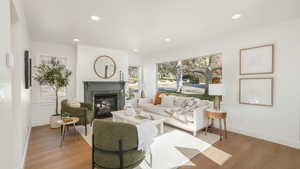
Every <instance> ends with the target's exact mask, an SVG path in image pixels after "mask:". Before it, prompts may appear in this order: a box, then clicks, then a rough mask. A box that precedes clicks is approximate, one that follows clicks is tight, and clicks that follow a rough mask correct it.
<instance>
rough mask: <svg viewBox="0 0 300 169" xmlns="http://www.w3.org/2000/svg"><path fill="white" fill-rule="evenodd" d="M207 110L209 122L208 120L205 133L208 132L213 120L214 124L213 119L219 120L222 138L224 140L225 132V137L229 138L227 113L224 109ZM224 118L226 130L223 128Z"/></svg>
mask: <svg viewBox="0 0 300 169" xmlns="http://www.w3.org/2000/svg"><path fill="white" fill-rule="evenodd" d="M206 112H207V117H208V122H207V126H206V129H205V135H206V134H207V130H208V127H209V123H210V122H211V123H212V124H213V120H219V134H220V140H222V137H223V133H224V135H225V138H227V129H226V116H227V113H226V112H225V111H222V110H214V109H207V110H206ZM222 120H223V124H224V130H223V129H222Z"/></svg>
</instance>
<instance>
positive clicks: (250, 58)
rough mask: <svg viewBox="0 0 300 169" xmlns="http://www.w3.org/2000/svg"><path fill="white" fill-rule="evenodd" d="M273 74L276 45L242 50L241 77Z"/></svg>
mask: <svg viewBox="0 0 300 169" xmlns="http://www.w3.org/2000/svg"><path fill="white" fill-rule="evenodd" d="M273 73H274V44H267V45H262V46H255V47H251V48H244V49H240V75H255V74H273Z"/></svg>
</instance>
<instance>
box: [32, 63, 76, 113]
mask: <svg viewBox="0 0 300 169" xmlns="http://www.w3.org/2000/svg"><path fill="white" fill-rule="evenodd" d="M35 69H36V73H35V75H34V77H33V79H34V80H36V81H38V82H39V83H40V85H47V86H50V87H51V88H52V89H53V90H54V91H55V98H56V105H55V106H56V107H55V115H59V114H58V97H59V96H58V93H59V91H60V90H62V89H64V88H65V87H67V86H68V85H69V83H70V79H69V77H70V76H71V74H72V72H71V71H70V70H68V69H67V67H66V66H65V65H63V64H61V63H60V61H59V60H58V59H56V58H54V57H53V58H51V61H50V63H47V64H45V63H42V64H40V65H39V66H35Z"/></svg>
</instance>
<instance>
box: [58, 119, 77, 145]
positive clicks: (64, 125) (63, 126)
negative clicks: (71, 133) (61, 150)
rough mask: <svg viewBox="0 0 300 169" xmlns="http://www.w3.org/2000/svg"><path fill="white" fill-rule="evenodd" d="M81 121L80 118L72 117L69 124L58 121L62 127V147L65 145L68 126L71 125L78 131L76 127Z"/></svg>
mask: <svg viewBox="0 0 300 169" xmlns="http://www.w3.org/2000/svg"><path fill="white" fill-rule="evenodd" d="M78 121H79V118H78V117H70V121H68V122H65V121H64V120H58V121H57V123H58V124H59V125H61V139H60V146H62V145H63V141H64V138H65V133H66V130H65V128H66V126H69V125H72V126H74V130H75V131H77V130H76V127H75V124H76V123H77V122H78Z"/></svg>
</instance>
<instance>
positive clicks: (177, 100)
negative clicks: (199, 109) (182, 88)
mask: <svg viewBox="0 0 300 169" xmlns="http://www.w3.org/2000/svg"><path fill="white" fill-rule="evenodd" d="M186 99H188V98H186V97H181V96H175V97H174V105H175V106H176V107H183V106H184V104H185V102H186Z"/></svg>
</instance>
